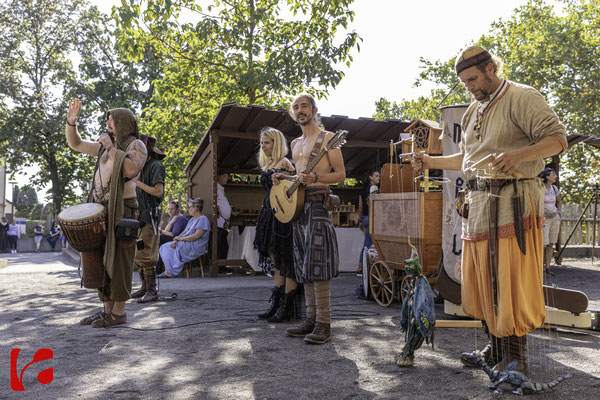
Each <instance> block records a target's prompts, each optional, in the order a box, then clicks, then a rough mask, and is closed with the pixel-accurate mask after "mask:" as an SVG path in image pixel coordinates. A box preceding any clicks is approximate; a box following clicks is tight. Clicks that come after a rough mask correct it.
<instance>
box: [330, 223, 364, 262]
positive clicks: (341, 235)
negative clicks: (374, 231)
mask: <svg viewBox="0 0 600 400" xmlns="http://www.w3.org/2000/svg"><path fill="white" fill-rule="evenodd" d="M335 234H336V236H337V242H338V251H339V253H340V271H342V272H356V268H358V258H359V257H360V250H361V249H362V246H363V243H364V241H365V235H364V233H362V231H361V230H360V228H344V227H336V228H335Z"/></svg>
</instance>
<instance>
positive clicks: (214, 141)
mask: <svg viewBox="0 0 600 400" xmlns="http://www.w3.org/2000/svg"><path fill="white" fill-rule="evenodd" d="M218 142H219V136H218V135H216V134H215V133H214V131H211V132H210V143H211V147H212V149H211V156H212V167H213V168H212V176H213V178H212V194H213V196H212V199H213V204H212V206H213V209H212V211H213V215H212V229H213V231H212V249H211V250H212V257H211V260H212V261H211V263H210V276H211V277H212V278H216V277H217V275H218V273H219V264H218V262H219V260H218V259H217V242H218V240H219V228H218V226H217V220H218V219H219V218H218V214H219V213H218V209H217V158H218V153H217V146H218Z"/></svg>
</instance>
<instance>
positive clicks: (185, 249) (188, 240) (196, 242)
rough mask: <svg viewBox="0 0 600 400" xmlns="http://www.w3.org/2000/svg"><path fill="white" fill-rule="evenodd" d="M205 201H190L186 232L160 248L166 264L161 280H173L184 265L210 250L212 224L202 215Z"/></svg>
mask: <svg viewBox="0 0 600 400" xmlns="http://www.w3.org/2000/svg"><path fill="white" fill-rule="evenodd" d="M203 206H204V201H203V200H200V199H194V200H190V202H189V205H188V211H189V213H190V215H191V218H190V220H189V221H188V223H187V226H186V227H185V230H184V231H183V232H182V233H181V234H179V235H178V236H176V237H174V238H173V241H171V242H168V243H165V244H163V245H162V246H160V249H159V253H160V256H161V257H162V260H163V263H164V264H165V272H163V273H162V274H160V275H159V276H158V277H159V278H171V277H174V276H177V275H179V274H180V273H181V271H182V270H183V264H184V263H186V262H188V261H192V260H195V259H196V258H198V257H200V256H201V255H202V254H204V253H206V251H207V249H208V237H209V236H210V222H209V221H208V218H207V217H206V216H205V215H203V214H202V209H203Z"/></svg>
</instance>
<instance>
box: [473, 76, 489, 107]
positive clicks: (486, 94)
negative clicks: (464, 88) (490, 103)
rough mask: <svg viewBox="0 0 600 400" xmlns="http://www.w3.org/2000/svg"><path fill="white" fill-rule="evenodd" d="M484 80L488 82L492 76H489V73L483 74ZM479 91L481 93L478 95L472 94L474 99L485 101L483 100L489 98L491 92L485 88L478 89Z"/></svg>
mask: <svg viewBox="0 0 600 400" xmlns="http://www.w3.org/2000/svg"><path fill="white" fill-rule="evenodd" d="M485 81H486V82H488V83H491V82H492V78H490V77H489V75H487V74H486V75H485ZM479 91H480V92H481V95H480V96H479V97H477V96H475V95H473V96H474V97H475V99H476V100H477V101H485V100H489V98H490V96H491V93H490V92H489V91H488V90H487V89H479Z"/></svg>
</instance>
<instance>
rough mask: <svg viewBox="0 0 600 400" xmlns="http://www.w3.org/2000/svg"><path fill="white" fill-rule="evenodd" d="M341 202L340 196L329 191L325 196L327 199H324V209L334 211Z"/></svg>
mask: <svg viewBox="0 0 600 400" xmlns="http://www.w3.org/2000/svg"><path fill="white" fill-rule="evenodd" d="M340 203H341V200H340V196H337V195H335V194H333V193H331V192H329V194H328V195H327V196H325V199H324V200H323V209H324V210H325V211H333V210H335V209H336V208H337V206H339V205H340Z"/></svg>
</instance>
